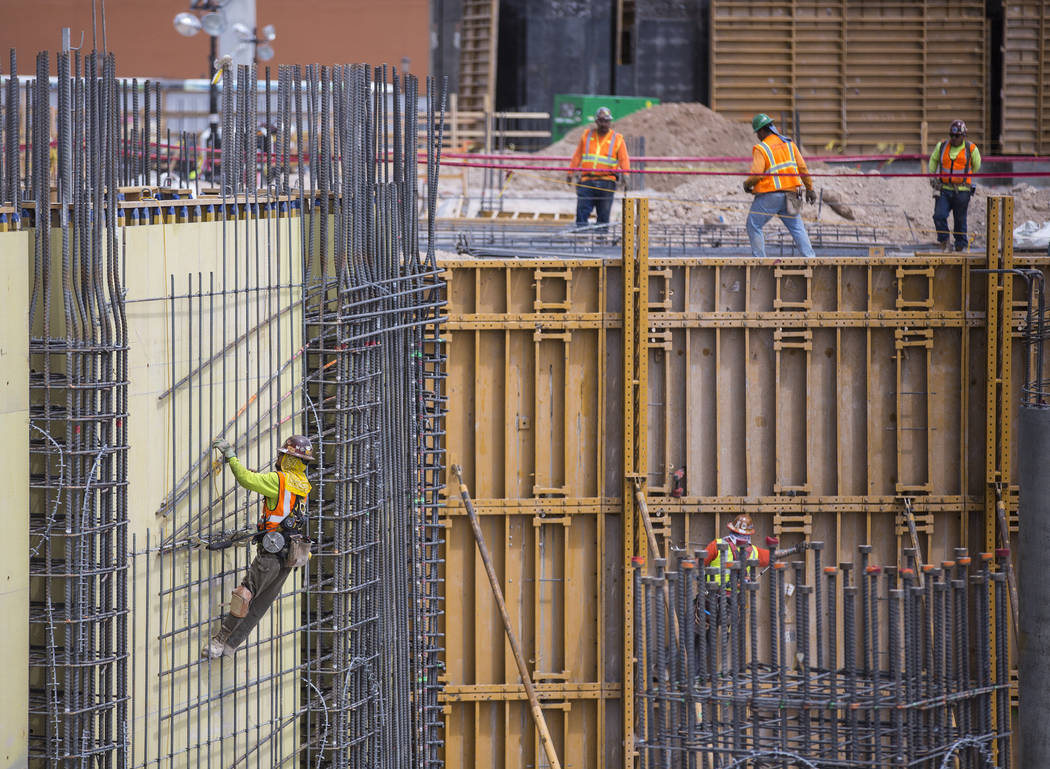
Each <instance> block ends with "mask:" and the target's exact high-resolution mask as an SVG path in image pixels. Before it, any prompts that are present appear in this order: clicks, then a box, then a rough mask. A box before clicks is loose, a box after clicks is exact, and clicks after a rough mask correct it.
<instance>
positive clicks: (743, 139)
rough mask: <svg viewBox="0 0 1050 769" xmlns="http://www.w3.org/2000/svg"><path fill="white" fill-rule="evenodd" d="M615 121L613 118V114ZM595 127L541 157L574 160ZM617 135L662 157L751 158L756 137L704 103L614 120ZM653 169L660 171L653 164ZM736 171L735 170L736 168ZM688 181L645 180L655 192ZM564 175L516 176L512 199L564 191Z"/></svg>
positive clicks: (571, 135) (573, 134)
mask: <svg viewBox="0 0 1050 769" xmlns="http://www.w3.org/2000/svg"><path fill="white" fill-rule="evenodd" d="M614 117H615V115H614ZM590 126H591V124H589V123H588V124H587V125H585V126H578V127H577V128H574V129H572V130H571V131H569V133H567V134H566V135H565V136H564V137H562V138H561V139H560V140H559V141H556V142H554V144H551V145H549V146H547V147H544V148H543V149H542V150H539V151H538V152H537V153H536V154H537V155H553V156H559V155H560V156H571V155H572V153H573V152H575V151H576V145H577V144H578V143H579V141H580V137H581V136H582V135H583V132H584V131H585V130H586V129H587V128H588V127H590ZM613 130H614V131H616V132H618V133H621V134H623V135H624V136H625V137H627V138H628V139H629V140H630V139H632V138H643V139H644V140H645V154H646V155H651V156H661V157H683V156H688V157H750V155H751V146H752V145H753V144H754V134H753V133H752V132H751V128H750V127H749V126H747V125H744V124H741V123H734V122H733V121H732V120H729V119H728V118H725V117H723V116H722V115H719V114H718V113H717V112H714V111H712V110H710V109H708V108H707V107H705V106H704V105H703V104H696V103H692V102H669V103H667V104H657V105H656V106H654V107H650V108H648V109H644V110H640V111H638V112H634V113H632V114H630V115H627V116H626V117H624V118H623V119H621V120H614V121H613ZM646 167H647V168H650V169H656V168H658V166H655V165H653V164H649V165H648V166H646ZM674 167H675V168H679V169H681V168H694V169H695V168H705V169H719V168H726V167H725V166H719V165H711V164H706V165H703V166H700V165H693V166H683V165H681V164H678V165H675V166H674ZM734 167H735V166H734ZM689 178H690V177H688V176H674V175H671V176H657V175H650V176H646V177H645V186H646V188H648V189H651V190H657V191H666V190H672V189H674V188H675V187H677V186H679V185H680V184H681V183H682V182H683V181H685V180H687V179H689ZM564 179H565V176H564V174H559V173H557V172H551V171H548V172H525V173H518V174H514V175H513V177H512V178H511V181H510V183H509V184H508V186H507V192H508V194H514V193H516V192H527V191H533V190H542V189H559V188H561V189H564Z"/></svg>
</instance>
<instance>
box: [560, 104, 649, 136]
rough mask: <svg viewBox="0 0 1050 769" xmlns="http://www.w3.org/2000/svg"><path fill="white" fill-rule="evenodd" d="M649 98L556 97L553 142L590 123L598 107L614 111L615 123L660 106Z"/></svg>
mask: <svg viewBox="0 0 1050 769" xmlns="http://www.w3.org/2000/svg"><path fill="white" fill-rule="evenodd" d="M659 103H660V100H659V99H652V98H649V97H647V96H599V95H595V94H580V93H559V94H555V95H554V112H552V113H551V141H555V142H556V141H558V140H559V139H561V138H562V137H563V136H565V134H567V133H568V132H569V131H571V130H572V129H573V128H575V127H576V126H578V125H582V124H584V123H589V122H591V120H592V119H593V118H594V113H595V110H597V109H598V107H608V108H609V109H610V110H612V114H613V121H616V120H619V119H620V118H622V117H624V116H625V115H630V114H631V113H632V112H637V111H638V110H642V109H646V108H648V107H651V106H653V105H654V104H659Z"/></svg>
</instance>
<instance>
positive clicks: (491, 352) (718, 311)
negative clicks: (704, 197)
mask: <svg viewBox="0 0 1050 769" xmlns="http://www.w3.org/2000/svg"><path fill="white" fill-rule="evenodd" d="M1030 261H1031V262H1032V263H1033V264H1035V265H1036V266H1039V267H1040V268H1042V269H1044V270H1045V268H1046V264H1045V262H1046V261H1047V260H1046V259H1045V258H1043V259H1042V260H1041V261H1040V260H1039V259H1032V260H1030ZM442 266H443V267H444V269H445V271H446V275H447V277H448V278H449V297H450V304H449V308H448V310H449V321H448V324H447V328H448V337H449V340H450V343H449V356H450V357H449V391H450V401H449V402H450V412H449V419H448V425H449V433H448V437H447V448H448V452H449V461H450V462H460V463H461V464H463V465H464V467H465V468H469V470H468V480H467V482H468V485H470V487H471V489H472V491H474V490H475V489H476V492H474V493H475V496H476V497H477V506H478V510H479V513H480V514H481V516H482V525H483V528H484V532H485V536H486V540H487V541H488V542H489V543H490V546H491V547H492V549H493V552H494V558H495V561H496V572H497V574H498V575H499V577H500V579H501V581H502V583H503V586H504V590H505V593H506V596H507V603H508V608H509V611H510V614H511V619H512V624H513V625H514V627H515V629H516V631H517V632H519V633H520V634H521V637H522V641H523V644H524V645H525V647H526V654H525V656H526V658H527V659H528V660H529V664H530V667H531V669H532V672H533V674H534V675H535V676H536V679H537V681H538V685H539V688H540V691H541V700H543V701H544V702H545V703H547V704H549V707H546V705H545V708H546V712H547V713H548V718H549V719H551V720H552V731H553V732H554V734H555V741H556V743H557V744H558V748H559V755H565V756H571V757H573V760H572V763H574V765H584V766H620V765H623V763H624V753H623V745H622V735H623V731H622V729H623V726H622V723H621V722H620V714H621V703H620V702H619V693H620V686H621V685H622V675H623V658H622V649H623V639H622V627H623V617H624V615H623V612H624V606H623V603H622V601H623V569H622V566H621V564H620V554H621V552H622V551H623V543H622V538H621V532H622V526H623V522H622V520H621V517H620V511H621V509H622V504H623V488H624V487H623V486H622V481H623V475H622V473H623V461H622V457H623V450H624V446H623V441H624V435H625V431H624V424H623V418H624V417H623V414H624V411H623V395H624V387H623V382H622V379H620V374H621V372H622V371H623V370H624V368H623V347H622V344H623V342H622V340H623V317H624V316H623V293H622V290H623V286H624V282H623V276H622V270H621V269H620V263H619V261H602V260H599V259H575V260H528V261H526V260H521V261H507V260H481V259H462V260H452V259H450V260H446V261H444V262H443V263H442ZM984 266H985V265H984V257H983V255H967V256H963V255H950V256H940V255H937V256H933V255H917V256H909V257H893V258H889V257H884V256H880V255H874V256H873V257H872V258H865V259H862V258H834V259H821V260H815V261H811V262H808V263H807V262H806V261H805V260H801V259H797V260H781V261H780V262H777V263H773V262H770V261H761V262H759V261H757V260H752V259H749V258H742V257H741V258H688V259H686V258H681V259H650V261H649V264H648V271H647V276H646V278H647V281H646V282H647V286H646V296H647V304H646V308H647V311H648V317H647V320H646V322H645V324H644V330H643V331H641V335H642V337H644V345H645V347H646V348H647V352H646V362H647V367H646V368H647V371H646V375H647V389H646V398H645V404H644V410H645V415H646V420H645V438H646V440H645V446H646V456H645V458H644V462H645V464H644V465H643V466H644V467H646V468H647V475H646V477H645V481H646V483H645V485H646V488H647V492H646V493H647V497H648V503H649V509H650V513H651V514H652V517H653V523H654V527H655V529H656V535H657V541H658V544H659V546H660V548H661V551H662V552H663V553H668V552H674V550H672V548H674V549H677V550H678V551H682V550H684V551H687V552H688V551H693V550H696V549H698V548H701V547H703V546H705V545H706V544H707V542H709V541H710V540H711V539H713V538H714V537H715V536H718V535H720V534H721V533H723V531H724V528H725V524H726V523H727V522H728V520H730V519H731V517H732V516H735V515H737V514H738V513H740V512H748V513H750V514H752V515H753V516H754V518H755V521H756V526H757V528H758V530H759V534H760V536H762V535H765V534H777V535H779V536H780V538H781V541H782V543H783V544H785V545H790V544H793V543H794V542H797V541H798V540H799V539H801V538H805V539H808V540H810V541H823V542H824V543H825V545H824V549H823V551H822V552H821V554H820V557H821V564H822V565H836V564H838V563H839V562H841V561H845V560H852V559H853V558H854V557H855V552H856V546H857V545H860V544H871V545H873V552H872V555H871V558H872V562H874V563H883V564H891V563H897V562H898V560H899V559H900V558H901V550H902V549H903V548H908V547H910V546H911V538H910V534H909V531H908V527H907V522H906V519H905V516H904V509H905V508H904V498H905V497H907V498H909V499H910V500H911V502H912V505H913V508H914V511H915V523H916V530H917V534H918V538H919V544H920V549H921V550H922V554H923V557H924V559H925V560H926V562H932V563H939V562H940V561H941V560H944V559H948V558H951V557H952V556H953V555H954V553H953V548H954V547H956V546H958V545H960V544H962V545H968V546H969V547H970V549H971V552H974V553H976V552H977V551H979V550H982V549H984V548H985V542H984V539H983V528H984V527H983V521H984V517H985V514H984V499H985V490H986V483H985V467H984V464H985V452H984V436H985V432H986V429H987V427H986V423H985V417H984V414H985V399H984V397H983V393H984V385H985V349H986V348H985V336H984V335H985V306H986V290H987V281H986V280H985V278H984V276H975V275H974V274H973V273H972V272H971V271H972V270H973V269H975V268H981V267H984ZM1026 266H1027V263H1026ZM636 284H637V282H636ZM1022 298H1023V294H1022V293H1021V292H1020V290H1019V289H1016V287H1015V294H1014V318H1015V326H1014V334H1013V337H1012V345H1013V346H1014V348H1015V350H1019V349H1020V348H1021V345H1022V343H1021V340H1020V338H1019V336H1018V329H1019V327H1020V319H1021V317H1022V316H1021V314H1020V313H1021V310H1022V309H1023V307H1022V304H1020V302H1021V300H1022ZM559 304H560V305H562V306H555V305H559ZM537 339H538V341H537ZM638 343H641V342H638ZM544 346H549V347H550V349H544ZM1016 354H1017V353H1016V352H1015V355H1016ZM566 361H568V362H569V363H566ZM572 361H577V362H578V365H575V366H574V365H572ZM1018 368H1019V367H1014V369H1013V370H1012V372H1011V377H1012V378H1013V380H1014V385H1013V387H1014V390H1013V391H1014V392H1018V391H1019V389H1018V388H1019V386H1020V382H1019V377H1020V373H1019V371H1018ZM556 390H559V391H560V393H559V392H555V391H556ZM537 404H545V405H544V408H545V409H546V411H547V413H546V415H545V416H544V417H543V419H542V420H540V421H537V419H536V414H537V411H536V408H537ZM566 415H570V418H567V417H566ZM595 420H597V422H596V423H595ZM566 424H569V425H570V426H571V427H572V428H573V430H574V431H575V437H573V438H572V439H571V440H569V439H567V438H566V436H565V435H564V434H562V431H563V430H564V429H565V425H566ZM566 446H568V447H569V448H568V450H567V449H566ZM1011 450H1013V449H1012V447H1011ZM566 468H567V469H566ZM679 469H684V470H685V479H684V486H683V487H681V488H679V489H677V490H676V479H675V478H674V472H675V471H676V470H679ZM537 478H538V479H539V480H535V479H537ZM1008 488H1009V487H1008ZM678 493H680V494H681V495H680V496H678V495H677V494H678ZM1008 511H1009V514H1010V516H1011V520H1014V515H1015V511H1016V495H1013V496H1012V497H1011V498H1010V499H1009V500H1008ZM446 526H447V527H448V528H447V531H448V542H447V546H446V553H445V556H446V579H447V588H446V590H447V601H448V604H447V622H446V633H447V644H446V646H447V658H446V666H447V684H448V688H447V689H446V692H445V694H444V695H443V702H444V704H445V712H446V730H447V743H446V759H447V761H448V764H449V766H450V767H461V766H474V765H479V766H481V765H483V766H492V767H507V768H510V767H526V766H532V765H535V761H536V756H537V751H536V737H535V734H534V730H533V729H532V726H531V724H530V723H528V722H527V718H526V711H525V705H524V691H523V689H522V688H521V686H520V685H519V684H518V681H517V674H516V671H515V669H514V665H513V662H512V660H511V657H510V653H509V649H508V647H507V645H506V641H505V640H504V635H503V632H502V628H501V625H500V621H499V617H498V614H497V612H496V611H495V606H494V604H493V601H492V598H491V596H490V594H489V590H488V586H487V584H486V581H485V576H484V573H483V571H482V567H481V564H480V561H479V559H478V557H477V555H476V548H475V545H474V542H473V540H472V537H471V534H470V529H469V526H468V524H467V521H466V518H465V516H464V514H463V511H462V508H461V507H459V505H458V503H457V502H455V501H452V500H450V501H449V507H448V508H447V518H446ZM500 543H502V545H501V544H500ZM816 567H817V563H816V561H815V557H814V555H813V554H812V553H810V554H809V555H808V556H807V557H806V561H805V566H804V569H805V573H806V574H812V573H813V572H814V570H815V569H816ZM762 600H764V599H762ZM764 605H765V604H763V606H764ZM763 610H764V609H760V611H763ZM787 623H788V624H789V626H790V625H791V623H793V617H792V616H791V614H790V612H789V616H788V617H787ZM500 650H502V653H501V652H500ZM603 650H604V655H603V654H602V651H603ZM563 751H564V753H563ZM588 751H595V752H593V753H592V752H588ZM563 761H565V759H564V758H563Z"/></svg>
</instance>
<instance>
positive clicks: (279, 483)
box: [201, 435, 315, 659]
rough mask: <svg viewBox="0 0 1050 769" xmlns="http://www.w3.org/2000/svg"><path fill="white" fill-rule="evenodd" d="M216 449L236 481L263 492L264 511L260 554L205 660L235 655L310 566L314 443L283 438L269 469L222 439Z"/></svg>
mask: <svg viewBox="0 0 1050 769" xmlns="http://www.w3.org/2000/svg"><path fill="white" fill-rule="evenodd" d="M212 447H213V448H214V449H216V450H217V451H219V452H221V453H222V456H223V459H224V460H225V461H226V464H228V465H229V466H230V470H232V471H233V477H234V478H235V479H236V480H237V483H239V484H240V485H241V486H243V487H244V488H246V489H248V490H249V491H254V492H257V493H259V494H261V495H262V496H263V509H262V516H261V517H260V519H259V523H258V525H257V532H256V533H255V534H254V535H252V539H253V540H254V541H255V543H256V546H257V548H258V552H257V553H256V556H255V558H254V559H253V560H252V563H251V566H250V567H249V568H248V573H247V574H246V575H245V577H244V579H243V580H242V581H241V584H240V585H239V586H238V587H236V588H234V590H233V595H232V597H231V599H230V610H229V612H228V613H227V614H226V616H224V617H223V619H222V624H221V626H220V627H219V631H218V632H217V633H216V634H215V635H214V636H212V638H211V640H210V641H209V642H208V643H207V644H205V646H204V648H203V649H201V656H202V657H203V658H205V659H208V658H211V659H214V658H216V657H219V656H223V655H225V656H227V657H231V656H233V654H234V653H235V652H236V651H237V647H239V646H240V645H241V643H243V641H244V639H245V638H246V637H247V636H248V633H250V632H251V631H252V629H253V628H254V627H255V626H256V625H257V624H258V623H259V620H260V619H261V618H262V616H263V614H265V613H266V611H267V609H269V608H270V605H271V604H272V603H273V601H274V598H276V597H277V594H278V592H279V591H280V589H281V586H282V585H283V584H284V581H285V579H287V577H288V575H289V573H291V570H292V569H293V568H295V567H297V566H304V565H305V564H306V561H307V559H308V558H309V555H310V540H308V539H307V538H306V518H305V516H304V515H303V514H302V513H301V512H300V510H299V506H300V504H301V502H302V500H303V499H305V498H306V497H307V496H309V494H310V489H311V486H310V481H309V480H307V478H306V466H307V465H311V464H313V463H314V461H315V459H314V449H313V444H312V443H311V442H310V439H309V438H307V437H305V436H303V435H293V436H291V437H290V438H288V440H286V441H285V442H284V445H283V446H281V448H280V450H279V451H278V456H277V460H276V462H275V463H274V471H273V472H269V473H255V472H252V471H251V470H249V469H247V468H246V467H245V466H244V465H242V464H241V462H240V460H238V459H237V456H236V454H235V453H234V450H233V446H231V445H230V443H229V442H228V441H226V440H223V439H221V438H220V439H218V440H216V441H215V442H214V443H212Z"/></svg>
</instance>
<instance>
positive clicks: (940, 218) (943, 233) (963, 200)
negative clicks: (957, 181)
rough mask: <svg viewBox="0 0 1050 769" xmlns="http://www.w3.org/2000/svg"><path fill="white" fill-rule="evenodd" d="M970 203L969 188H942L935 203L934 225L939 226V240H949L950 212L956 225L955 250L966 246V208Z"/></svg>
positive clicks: (960, 249)
mask: <svg viewBox="0 0 1050 769" xmlns="http://www.w3.org/2000/svg"><path fill="white" fill-rule="evenodd" d="M969 205H970V191H969V190H946V189H942V190H941V195H940V197H939V198H937V202H936V203H934V204H933V226H934V227H936V228H937V242H938V243H947V242H948V214H949V213H950V214H951V215H952V218H953V220H954V221H953V222H952V223H953V224H954V225H955V231H954V232H953V233H952V234H953V235H955V250H956V251H962V250H963V249H964V248H966V209H967V207H968V206H969Z"/></svg>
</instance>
